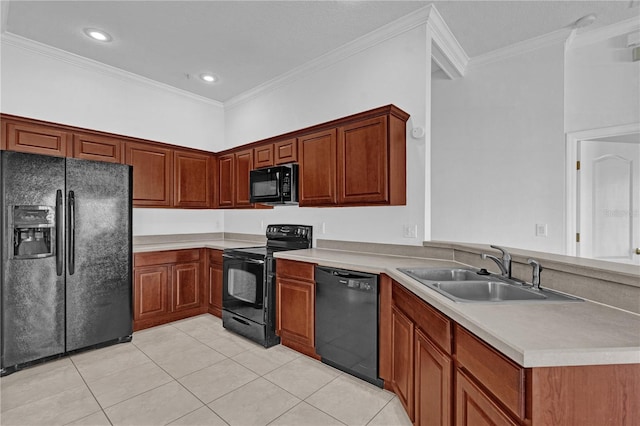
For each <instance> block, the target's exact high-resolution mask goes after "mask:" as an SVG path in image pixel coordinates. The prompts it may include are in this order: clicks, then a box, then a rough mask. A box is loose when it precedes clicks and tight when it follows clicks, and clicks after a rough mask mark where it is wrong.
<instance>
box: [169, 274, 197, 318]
mask: <svg viewBox="0 0 640 426" xmlns="http://www.w3.org/2000/svg"><path fill="white" fill-rule="evenodd" d="M172 284H173V285H172V298H171V299H172V303H171V308H172V311H181V310H184V309H191V308H197V307H199V306H200V295H201V291H200V263H199V262H198V263H180V264H177V265H175V266H174V267H173V280H172Z"/></svg>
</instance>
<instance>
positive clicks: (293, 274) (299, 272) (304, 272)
mask: <svg viewBox="0 0 640 426" xmlns="http://www.w3.org/2000/svg"><path fill="white" fill-rule="evenodd" d="M277 262H278V264H277V269H276V271H277V274H278V275H281V276H283V277H289V278H298V279H301V280H305V281H314V280H315V270H314V268H315V266H316V265H314V264H313V263H305V262H296V261H293V260H285V259H278V260H277Z"/></svg>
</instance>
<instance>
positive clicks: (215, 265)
mask: <svg viewBox="0 0 640 426" xmlns="http://www.w3.org/2000/svg"><path fill="white" fill-rule="evenodd" d="M208 252H209V276H208V289H207V294H208V310H209V313H210V314H212V315H215V316H217V317H220V318H222V279H223V277H222V250H213V249H209V250H208Z"/></svg>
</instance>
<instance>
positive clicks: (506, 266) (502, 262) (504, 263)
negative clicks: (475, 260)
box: [480, 245, 511, 278]
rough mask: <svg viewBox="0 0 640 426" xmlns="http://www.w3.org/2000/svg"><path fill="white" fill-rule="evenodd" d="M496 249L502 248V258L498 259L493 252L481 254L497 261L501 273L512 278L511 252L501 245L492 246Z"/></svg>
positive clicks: (484, 257) (485, 257)
mask: <svg viewBox="0 0 640 426" xmlns="http://www.w3.org/2000/svg"><path fill="white" fill-rule="evenodd" d="M490 247H491V248H494V249H496V250H500V251H501V252H502V258H501V259H498V258H497V257H496V256H494V255H492V254H486V253H482V254H481V255H480V256H481V257H482V258H483V259H491V260H493V261H494V262H496V265H498V267H499V268H500V273H501V274H502V276H503V277H506V278H511V254H509V252H508V251H507V249H505V248H504V247H500V246H494V245H492V246H490Z"/></svg>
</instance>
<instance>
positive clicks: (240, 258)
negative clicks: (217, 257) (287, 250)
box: [222, 254, 264, 265]
mask: <svg viewBox="0 0 640 426" xmlns="http://www.w3.org/2000/svg"><path fill="white" fill-rule="evenodd" d="M222 257H223V258H225V259H229V260H240V261H242V262H247V263H255V264H256V265H264V260H256V259H247V258H246V257H242V256H231V255H227V254H223V255H222Z"/></svg>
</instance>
